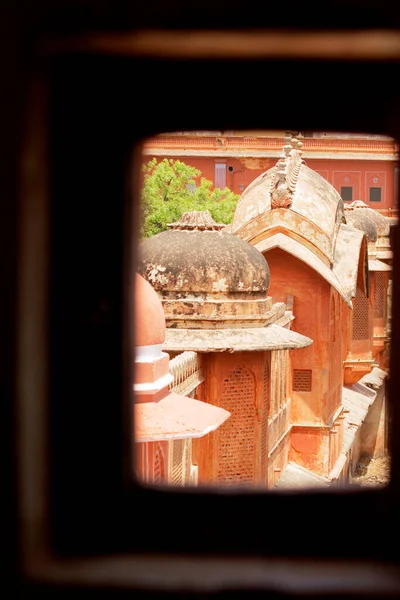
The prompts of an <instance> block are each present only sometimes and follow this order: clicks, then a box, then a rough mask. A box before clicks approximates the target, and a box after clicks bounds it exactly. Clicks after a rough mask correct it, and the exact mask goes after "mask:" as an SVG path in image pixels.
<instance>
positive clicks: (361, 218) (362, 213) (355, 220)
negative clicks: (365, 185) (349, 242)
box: [345, 207, 385, 242]
mask: <svg viewBox="0 0 400 600" xmlns="http://www.w3.org/2000/svg"><path fill="white" fill-rule="evenodd" d="M346 208H347V210H346ZM348 209H349V207H345V216H346V223H347V225H351V226H352V227H355V228H356V229H360V231H363V232H364V233H365V235H366V236H367V240H368V242H376V240H377V239H378V231H377V228H376V224H375V223H374V221H373V220H372V219H371V218H370V212H371V211H372V209H370V208H368V207H367V208H361V209H355V210H354V209H353V210H348ZM382 218H383V219H384V218H385V217H382Z"/></svg>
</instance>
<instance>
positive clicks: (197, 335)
mask: <svg viewBox="0 0 400 600" xmlns="http://www.w3.org/2000/svg"><path fill="white" fill-rule="evenodd" d="M375 146H376V152H377V153H378V152H380V153H382V152H383V149H384V150H385V152H386V154H387V156H388V159H387V161H386V162H387V164H386V162H385V160H382V161H381V162H382V165H381V170H382V171H385V170H386V171H387V173H389V172H391V170H392V171H393V160H394V157H395V156H396V151H397V147H396V144H395V143H394V140H392V139H391V138H385V137H384V136H368V135H366V136H364V137H363V136H361V135H359V134H357V135H354V136H353V135H352V134H350V133H347V134H335V133H327V132H309V131H308V132H303V133H302V132H284V131H282V132H279V131H258V132H254V131H215V132H213V131H209V130H207V131H204V132H202V131H197V130H196V131H195V132H194V131H192V132H190V131H186V132H181V131H180V132H178V133H173V132H172V133H169V134H165V133H164V134H163V135H162V138H161V136H154V137H153V138H149V139H147V140H145V142H144V143H143V147H142V164H141V166H142V175H143V177H142V181H141V200H142V206H141V209H142V210H141V230H140V245H141V250H140V257H139V262H138V267H137V274H138V277H139V279H138V281H141V282H142V283H140V285H139V284H138V287H137V289H138V290H140V294H141V297H140V298H137V310H142V311H143V316H142V317H141V316H140V315H139V316H137V319H138V321H137V323H138V326H139V330H140V331H141V332H142V333H143V328H145V326H147V327H148V329H149V331H148V336H149V337H148V342H146V341H144V342H143V341H142V342H141V344H138V346H139V347H137V348H136V379H135V381H134V391H135V394H134V413H135V436H134V447H135V455H136V459H135V465H134V471H135V472H134V475H135V476H136V478H137V479H138V480H139V482H141V483H142V484H146V485H150V486H154V485H163V486H165V485H169V486H171V487H173V488H174V489H175V490H176V488H179V487H182V488H183V487H185V486H203V487H204V488H205V489H213V488H216V487H227V486H228V487H237V488H242V487H257V488H262V489H265V490H271V489H275V488H277V489H279V488H280V487H282V488H283V487H286V488H287V487H289V488H290V487H293V488H294V489H295V488H296V486H297V485H298V477H299V476H300V475H301V478H303V479H304V481H303V479H302V482H303V483H304V484H306V483H307V481H308V482H309V483H310V485H311V486H313V485H314V484H315V485H317V483H316V482H319V484H320V485H321V486H323V487H325V486H327V487H329V486H330V485H332V486H333V485H334V483H333V482H334V481H336V479H337V476H338V475H337V472H338V470H339V471H340V474H339V477H341V478H342V479H341V481H343V484H344V485H349V486H351V485H352V484H357V485H366V486H367V485H373V484H374V482H375V483H376V481H377V480H376V479H374V477H375V470H376V469H378V470H379V469H380V472H381V474H382V476H381V478H380V479H379V485H386V484H387V483H388V480H389V475H388V473H389V471H390V468H389V467H390V465H389V456H388V447H387V439H388V436H387V432H386V427H387V420H385V418H384V416H382V415H383V413H382V410H383V409H381V408H379V407H378V404H379V402H380V400H377V401H376V405H375V404H374V401H375V398H380V397H381V396H380V394H381V395H382V394H384V393H385V392H384V387H385V383H384V381H385V377H386V375H385V373H386V372H387V370H388V362H389V359H388V351H389V347H390V327H389V325H388V327H387V328H386V327H385V326H384V325H385V324H384V323H383V317H382V315H385V318H386V315H387V320H388V324H389V323H390V306H391V296H390V290H391V284H390V281H391V271H390V263H391V248H390V238H389V237H388V236H386V237H385V239H383V238H382V239H379V240H378V243H377V245H376V247H375V246H374V248H372V245H371V244H365V246H362V249H361V251H360V246H359V245H358V246H357V243H358V241H359V239H360V228H361V225H360V223H361V224H362V220H360V219H358V220H357V217H358V213H357V210H359V208H357V207H353V206H348V205H346V204H345V206H344V218H343V214H342V213H341V212H340V211H338V210H337V203H338V202H339V196H338V193H337V191H336V189H339V188H338V187H337V186H338V180H337V179H336V181H334V177H336V178H337V177H338V176H339V177H341V178H342V181H343V182H345V181H348V180H349V179H346V178H345V176H346V177H347V175H346V168H345V167H346V165H344V163H345V161H348V173H350V172H351V173H352V177H358V178H359V182H365V181H367V173H369V170H370V162H369V161H368V160H367V159H366V158H365V157H366V156H367V155H368V153H371V152H372V151H373V150H374V147H375ZM383 147H384V148H383ZM347 148H351V152H350V151H348V152H347V150H346V149H347ZM278 149H281V150H282V154H281V155H280V158H279V156H278V155H277V151H278ZM304 153H307V169H308V171H307V172H306V171H305V170H304V169H303V164H304V162H303V155H304ZM347 154H348V156H347ZM392 154H393V159H392V158H391V155H392ZM357 155H358V157H357ZM355 157H356V158H355ZM356 160H357V165H356V166H355V165H354V161H356ZM219 161H221V162H219ZM227 166H229V169H227ZM309 170H311V171H313V177H312V178H310V175H309ZM319 171H320V172H323V173H324V174H325V175H324V177H322V175H321V174H320V173H319ZM335 174H336V175H335ZM338 174H339V175H338ZM387 177H388V178H389V175H387ZM319 183H320V186H321V187H319ZM351 183H353V179H351ZM334 184H335V186H336V189H335V188H334V187H333V186H334ZM339 185H340V182H339ZM313 188H314V190H315V195H313ZM321 189H323V190H324V196H325V197H326V198H327V199H329V202H327V203H326V208H324V210H323V211H321V196H320V190H321ZM353 190H354V191H353ZM340 194H341V197H342V199H343V200H344V201H345V203H348V202H351V201H353V199H354V195H355V194H356V196H355V199H356V200H361V201H362V202H363V203H364V204H368V202H370V201H371V202H380V201H381V188H378V187H368V186H367V185H364V186H362V185H361V184H359V183H355V184H354V186H353V185H345V186H341V187H340ZM388 202H389V210H390V214H391V219H392V221H393V222H395V221H396V219H397V209H396V204H395V198H394V197H393V198H391V199H389V200H388ZM355 204H356V203H355ZM360 206H361V205H360ZM294 208H295V209H296V210H294ZM364 210H365V207H364ZM371 210H372V209H371ZM360 214H361V213H360ZM294 215H295V218H293V216H294ZM277 227H279V239H275V238H273V236H274V235H276V229H277ZM350 228H353V230H354V235H352V236H351V235H348V233H349V230H350ZM321 232H324V235H322V234H321ZM270 238H271V241H274V243H273V245H272V246H271V248H270V247H269V245H268V240H269V239H270ZM259 239H262V240H263V243H264V241H265V244H264V246H263V250H262V252H261V251H260V250H259V249H258V247H255V246H257V240H259ZM271 243H272V242H271ZM294 243H295V244H296V248H297V250H298V252H290V253H289V252H288V251H287V247H288V246H289V245H290V247H292V245H293V244H294ZM367 246H368V247H367ZM336 250H337V252H341V253H342V255H343V253H345V254H346V256H347V257H348V261H347V262H346V261H342V263H341V264H342V266H341V267H340V269H341V270H340V271H339V272H338V273H337V278H338V281H339V283H340V282H341V281H343V282H344V283H343V289H350V288H351V289H356V288H357V290H358V291H357V296H356V297H355V298H352V299H351V303H350V302H349V299H348V297H347V295H346V293H345V292H342V291H339V290H342V286H340V285H339V284H338V286H336V287H335V286H333V285H332V282H331V279H330V278H327V279H326V283H327V285H329V286H331V288H330V292H329V294H326V295H324V296H323V297H322V296H318V294H319V293H320V292H319V291H318V290H319V288H318V286H317V283H313V281H314V282H317V281H319V279H320V278H321V277H322V278H323V277H324V276H323V275H321V273H324V272H325V271H326V265H327V264H328V263H330V261H332V259H333V263H335V260H337V261H339V258H340V256H339V255H338V256H337V257H336V258H335V252H336ZM332 253H333V256H331V254H332ZM368 253H370V254H368ZM372 253H374V256H372ZM300 254H301V256H300ZM260 255H261V256H260ZM342 255H341V256H342ZM368 261H369V262H368ZM345 263H346V264H345ZM365 264H369V267H370V269H371V273H370V274H369V278H370V280H371V281H372V280H373V277H374V276H375V275H376V278H375V280H374V281H376V282H377V283H376V284H374V286H375V287H374V286H373V289H374V290H378V282H379V285H380V287H379V297H378V292H377V291H376V292H375V296H374V299H371V298H370V297H368V296H367V293H368V292H367V291H366V288H365V286H366V277H365V273H364V265H365ZM255 265H257V266H255ZM265 265H268V266H269V268H268V267H266V266H265ZM373 269H381V271H382V273H384V275H383V276H380V274H379V273H378V274H377V273H375V271H373ZM267 272H269V273H270V281H269V282H268V285H266V281H267ZM386 273H388V275H387V276H386ZM310 274H313V277H310ZM314 275H315V276H314ZM142 280H144V282H145V283H146V284H149V285H147V287H146V286H145V285H143V281H142ZM305 280H307V281H309V282H310V283H309V284H308V285H309V286H310V289H309V291H308V293H307V295H305V294H304V281H305ZM349 282H350V283H351V285H349ZM352 286H353V287H352ZM263 290H264V291H263ZM267 290H268V291H267ZM317 297H318V298H319V299H318V301H316V300H315V299H316V298H317ZM350 304H351V305H350ZM152 311H153V312H152ZM137 315H138V313H137ZM149 315H151V316H149ZM326 315H329V319H327V318H326ZM378 317H379V319H378ZM157 327H158V328H159V336H160V337H159V339H158V338H157V336H156V335H155V332H156V331H157ZM163 328H164V333H163V331H162V330H163ZM152 334H154V335H152ZM143 339H144V340H146V337H144V338H143ZM239 349H240V352H239ZM332 361H333V362H332ZM303 364H306V365H307V367H309V368H307V369H304V368H302V365H303ZM378 371H379V376H381V374H382V373H384V375H382V380H381V383H380V384H379V385H378V388H379V389H376V390H374V391H371V390H372V389H373V388H372V387H371V384H370V382H371V377H372V380H374V381H375V379H374V377H377V373H378ZM354 386H355V387H354ZM349 390H350V391H349ZM352 394H353V395H354V394H361V396H362V395H363V394H364V396H365V402H366V404H365V406H368V407H369V408H368V409H367V410H368V411H370V413H368V414H370V416H371V419H376V428H372V427H371V430H372V429H374V435H375V438H374V441H373V442H371V438H369V435H364V433H363V427H364V425H363V424H362V423H359V425H357V427H358V428H359V430H360V431H359V434H357V436H356V437H354V436H353V437H354V439H356V440H357V443H354V449H353V453H351V452H347V451H346V452H345V444H346V443H347V441H348V439H349V436H348V435H346V434H347V430H348V429H349V428H350V427H353V425H354V423H355V422H357V423H358V421H357V415H356V414H355V411H356V410H357V407H356V406H355V404H354V402H353V395H352ZM371 394H375V396H374V400H373V401H372V402H370V399H371ZM357 397H358V396H357ZM361 400H362V399H361ZM361 400H360V402H361ZM370 407H374V408H370ZM374 411H375V412H374ZM353 413H354V414H353ZM367 421H368V420H367V419H366V422H367ZM364 428H365V427H364ZM327 431H329V436H328V442H327V436H326V432H327ZM305 435H306V436H307V439H308V440H309V446H310V447H312V448H317V449H318V448H320V449H321V452H322V449H324V450H323V452H324V453H325V454H324V456H325V458H326V462H325V463H324V464H323V465H322V466H320V467H318V469H316V467H315V461H314V460H313V456H312V453H310V452H309V451H308V449H307V448H308V446H307V444H304V443H303V441H304V436H305ZM353 437H352V438H351V439H353ZM367 439H368V444H367V443H365V444H364V442H360V440H367ZM307 443H308V442H307ZM326 444H328V446H326ZM343 456H346V457H347V458H346V459H345V460H343ZM349 457H351V459H350V458H349ZM299 474H300V475H299ZM377 485H378V484H377Z"/></svg>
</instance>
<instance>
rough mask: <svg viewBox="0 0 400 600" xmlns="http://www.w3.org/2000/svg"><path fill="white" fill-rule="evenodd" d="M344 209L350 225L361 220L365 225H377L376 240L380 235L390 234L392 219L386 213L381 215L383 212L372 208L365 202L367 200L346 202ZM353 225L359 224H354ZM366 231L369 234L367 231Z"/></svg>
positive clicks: (386, 235)
mask: <svg viewBox="0 0 400 600" xmlns="http://www.w3.org/2000/svg"><path fill="white" fill-rule="evenodd" d="M344 210H345V213H344V214H345V218H346V221H347V222H348V223H349V225H353V222H359V223H360V224H362V225H363V226H364V227H370V225H371V224H372V225H373V226H374V227H375V229H376V238H375V240H374V241H376V239H377V238H378V237H388V236H389V234H390V220H389V219H388V218H387V217H385V216H384V215H381V213H379V212H378V211H377V210H374V209H373V208H370V207H369V206H368V205H367V204H365V202H362V201H361V200H355V201H354V202H351V203H350V204H346V205H345V207H344ZM353 227H357V226H356V225H355V224H354V225H353ZM358 229H361V227H358ZM364 231H365V233H366V234H367V231H366V230H364ZM367 237H368V235H367ZM368 241H370V240H368ZM371 241H372V240H371Z"/></svg>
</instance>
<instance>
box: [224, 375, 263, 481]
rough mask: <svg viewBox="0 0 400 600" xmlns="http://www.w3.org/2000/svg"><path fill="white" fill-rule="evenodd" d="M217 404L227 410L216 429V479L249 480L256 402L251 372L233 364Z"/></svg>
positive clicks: (253, 455) (253, 464)
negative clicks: (220, 399) (217, 463)
mask: <svg viewBox="0 0 400 600" xmlns="http://www.w3.org/2000/svg"><path fill="white" fill-rule="evenodd" d="M221 406H223V408H225V409H226V410H228V411H229V412H230V413H231V416H230V418H229V419H228V420H227V421H226V422H225V423H224V424H223V425H222V426H221V427H220V429H219V461H218V462H219V468H218V480H219V481H220V482H224V483H226V484H235V483H251V482H253V481H254V477H255V461H256V455H255V449H256V439H255V438H256V430H255V425H256V405H255V380H254V375H253V374H252V373H251V371H250V370H249V369H247V368H241V367H237V368H236V369H235V370H234V371H232V372H231V373H230V374H229V376H228V377H227V378H226V379H224V381H223V386H222V402H221Z"/></svg>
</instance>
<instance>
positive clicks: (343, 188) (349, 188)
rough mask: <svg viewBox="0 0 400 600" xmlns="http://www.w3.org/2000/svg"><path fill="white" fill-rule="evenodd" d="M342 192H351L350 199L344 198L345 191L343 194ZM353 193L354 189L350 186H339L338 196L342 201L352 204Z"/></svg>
mask: <svg viewBox="0 0 400 600" xmlns="http://www.w3.org/2000/svg"><path fill="white" fill-rule="evenodd" d="M343 190H351V194H350V195H351V198H345V197H344V196H346V195H347V191H346V192H345V193H343ZM353 192H354V187H353V186H352V185H342V186H340V195H341V196H342V200H343V201H344V202H352V201H353Z"/></svg>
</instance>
